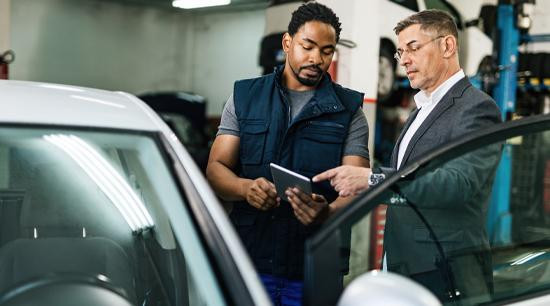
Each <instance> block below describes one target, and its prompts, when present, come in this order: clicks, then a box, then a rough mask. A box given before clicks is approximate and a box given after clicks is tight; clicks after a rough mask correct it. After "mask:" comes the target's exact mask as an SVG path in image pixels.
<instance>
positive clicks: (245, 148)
mask: <svg viewBox="0 0 550 306" xmlns="http://www.w3.org/2000/svg"><path fill="white" fill-rule="evenodd" d="M239 128H240V130H241V136H240V147H241V156H240V158H241V163H242V164H243V165H258V164H260V163H261V162H262V158H263V153H264V147H265V139H266V135H267V124H266V121H265V120H242V121H240V127H239Z"/></svg>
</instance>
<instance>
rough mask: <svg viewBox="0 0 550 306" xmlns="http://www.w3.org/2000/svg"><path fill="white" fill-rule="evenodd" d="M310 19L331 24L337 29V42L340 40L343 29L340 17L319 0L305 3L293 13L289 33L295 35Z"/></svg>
mask: <svg viewBox="0 0 550 306" xmlns="http://www.w3.org/2000/svg"><path fill="white" fill-rule="evenodd" d="M309 21H320V22H323V23H326V24H329V25H331V26H332V27H333V28H334V30H335V31H336V42H338V41H339V40H340V32H341V31H342V28H341V25H342V24H341V23H340V19H339V18H338V16H336V14H334V12H333V11H332V10H331V9H330V8H328V7H327V6H325V5H323V4H320V3H317V2H307V3H304V4H302V5H300V7H299V8H298V9H297V10H295V11H294V12H293V13H292V18H291V19H290V23H289V24H288V34H290V36H294V34H296V32H298V30H299V29H300V27H301V26H303V25H304V24H305V23H306V22H309Z"/></svg>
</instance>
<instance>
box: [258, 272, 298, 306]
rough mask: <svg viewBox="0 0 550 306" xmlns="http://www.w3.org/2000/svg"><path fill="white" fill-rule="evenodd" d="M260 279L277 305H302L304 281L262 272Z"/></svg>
mask: <svg viewBox="0 0 550 306" xmlns="http://www.w3.org/2000/svg"><path fill="white" fill-rule="evenodd" d="M260 279H261V280H262V282H263V283H264V287H265V289H266V290H267V292H268V293H269V297H270V298H271V301H272V302H273V305H275V306H287V305H288V306H301V305H302V290H303V287H304V282H302V281H297V280H289V279H286V278H282V277H276V276H273V275H269V274H260Z"/></svg>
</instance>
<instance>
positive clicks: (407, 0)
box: [391, 0, 418, 12]
mask: <svg viewBox="0 0 550 306" xmlns="http://www.w3.org/2000/svg"><path fill="white" fill-rule="evenodd" d="M391 2H393V3H396V4H399V5H401V6H404V7H406V8H408V9H410V10H413V11H415V12H418V3H417V1H416V0H391Z"/></svg>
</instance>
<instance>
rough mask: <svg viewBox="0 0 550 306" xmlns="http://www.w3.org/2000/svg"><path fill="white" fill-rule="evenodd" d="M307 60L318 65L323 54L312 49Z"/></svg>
mask: <svg viewBox="0 0 550 306" xmlns="http://www.w3.org/2000/svg"><path fill="white" fill-rule="evenodd" d="M309 62H310V63H312V64H315V65H320V64H322V63H323V56H322V55H321V52H320V51H313V52H311V54H310V56H309Z"/></svg>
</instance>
